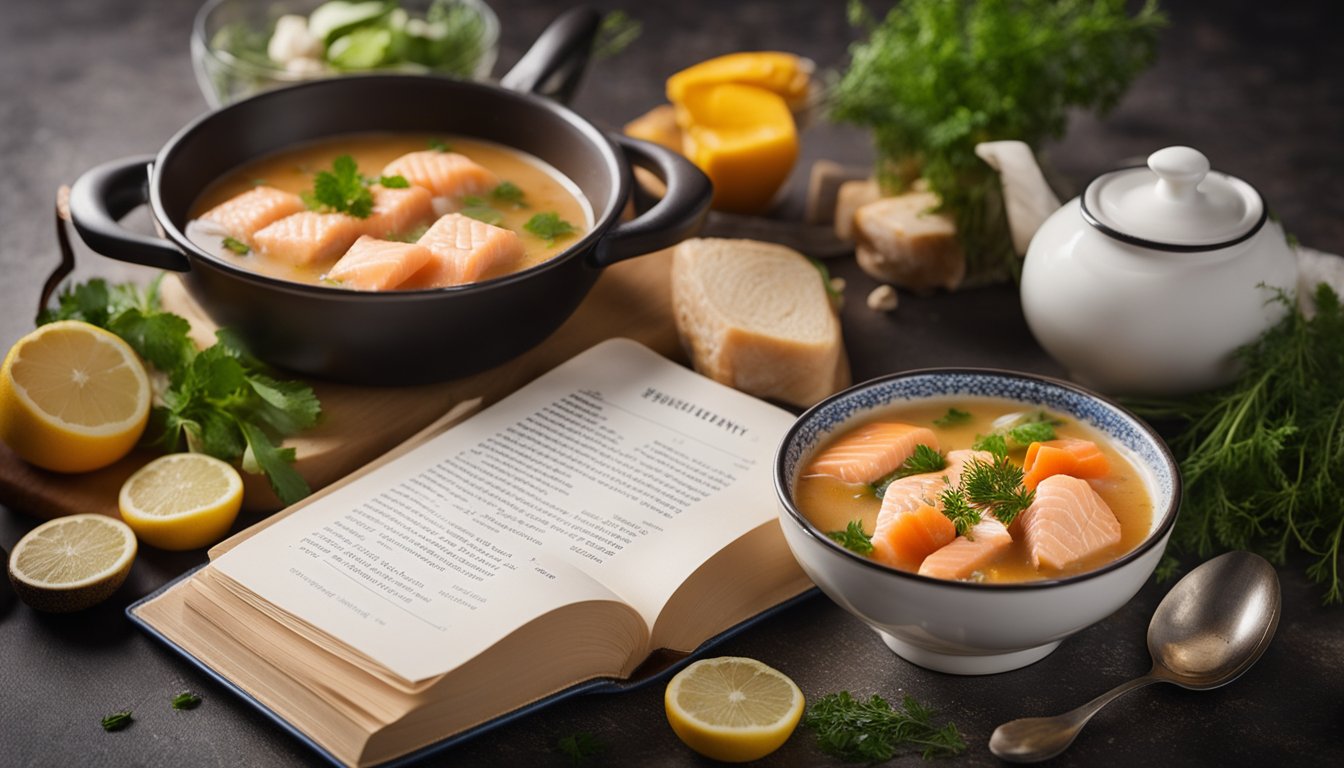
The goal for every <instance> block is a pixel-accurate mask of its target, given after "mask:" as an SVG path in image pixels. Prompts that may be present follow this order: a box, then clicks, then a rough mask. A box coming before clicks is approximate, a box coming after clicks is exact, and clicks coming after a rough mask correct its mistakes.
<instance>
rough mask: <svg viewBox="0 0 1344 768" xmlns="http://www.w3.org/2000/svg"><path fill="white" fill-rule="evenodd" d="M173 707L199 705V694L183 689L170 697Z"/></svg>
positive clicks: (193, 706) (193, 707) (194, 706)
mask: <svg viewBox="0 0 1344 768" xmlns="http://www.w3.org/2000/svg"><path fill="white" fill-rule="evenodd" d="M172 705H173V709H195V708H197V707H199V706H200V705H201V696H200V694H197V693H192V692H191V691H183V692H181V693H179V694H177V695H176V696H174V697H173V698H172Z"/></svg>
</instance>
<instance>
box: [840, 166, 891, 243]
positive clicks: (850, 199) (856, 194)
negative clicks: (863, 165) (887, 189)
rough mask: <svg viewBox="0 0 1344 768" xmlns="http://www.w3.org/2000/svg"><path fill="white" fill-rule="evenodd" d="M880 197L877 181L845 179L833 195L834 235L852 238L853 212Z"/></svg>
mask: <svg viewBox="0 0 1344 768" xmlns="http://www.w3.org/2000/svg"><path fill="white" fill-rule="evenodd" d="M881 197H882V191H881V190H880V189H879V188H878V186H877V182H876V181H874V180H872V179H859V180H855V181H846V182H844V183H843V184H841V185H840V190H839V191H838V192H836V195H835V236H836V237H838V238H840V239H841V240H853V239H854V214H855V213H857V212H858V210H859V209H860V208H862V207H863V206H865V205H867V204H869V203H871V202H875V201H876V200H878V199H879V198H881Z"/></svg>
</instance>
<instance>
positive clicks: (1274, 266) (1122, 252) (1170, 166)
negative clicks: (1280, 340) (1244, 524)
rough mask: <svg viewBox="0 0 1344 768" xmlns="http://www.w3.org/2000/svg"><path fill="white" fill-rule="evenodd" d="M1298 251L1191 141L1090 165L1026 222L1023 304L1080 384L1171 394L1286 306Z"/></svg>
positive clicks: (1227, 375) (1214, 371) (1219, 364)
mask: <svg viewBox="0 0 1344 768" xmlns="http://www.w3.org/2000/svg"><path fill="white" fill-rule="evenodd" d="M1296 285H1297V260H1296V257H1295V256H1294V254H1293V251H1292V248H1290V247H1289V245H1288V243H1287V241H1286V239H1285V236H1284V232H1283V229H1282V227H1280V226H1279V225H1278V223H1277V222H1275V221H1272V220H1270V219H1269V216H1268V209H1267V208H1266V206H1265V202H1264V199H1263V198H1261V196H1260V193H1259V192H1257V191H1256V190H1255V188H1254V187H1252V186H1251V185H1250V184H1247V183H1246V182H1244V181H1242V180H1241V179H1238V178H1235V177H1232V176H1228V175H1226V174H1222V173H1218V172H1216V171H1212V172H1211V171H1210V170H1209V161H1208V159H1207V158H1205V157H1204V155H1202V154H1200V153H1199V152H1198V151H1196V150H1194V149H1191V148H1190V147H1167V148H1166V149H1162V150H1159V151H1157V152H1154V153H1153V154H1152V155H1150V156H1149V157H1148V165H1147V167H1142V166H1139V167H1134V168H1124V169H1121V170H1117V171H1112V172H1110V173H1107V174H1103V175H1102V176H1099V177H1097V178H1096V179H1095V180H1093V182H1092V183H1091V184H1089V185H1088V186H1087V189H1086V190H1085V191H1084V192H1083V195H1082V197H1079V198H1075V199H1073V200H1070V201H1069V202H1068V203H1065V204H1064V206H1063V207H1062V208H1060V209H1059V210H1057V211H1055V212H1054V213H1053V214H1051V216H1050V217H1049V218H1048V219H1046V221H1045V223H1044V224H1042V225H1041V228H1040V229H1039V230H1037V232H1036V234H1035V236H1034V237H1033V238H1032V240H1031V244H1030V246H1029V247H1028V248H1027V254H1026V261H1025V263H1024V264H1023V267H1022V309H1023V312H1024V313H1025V314H1026V319H1027V324H1028V325H1029V326H1030V327H1031V331H1032V333H1033V334H1035V336H1036V339H1037V341H1039V342H1040V343H1041V346H1043V347H1044V348H1045V350H1046V351H1047V352H1049V353H1050V354H1051V355H1052V356H1053V357H1054V358H1055V359H1056V360H1058V361H1059V362H1060V363H1061V364H1063V365H1064V366H1065V367H1066V368H1068V369H1069V372H1070V374H1071V375H1072V376H1073V377H1074V378H1075V379H1076V380H1078V381H1079V382H1080V383H1083V384H1086V385H1088V386H1092V387H1095V388H1097V389H1101V390H1103V391H1107V392H1112V393H1123V394H1180V393H1185V392H1193V391H1198V390H1202V389H1208V388H1211V387H1215V386H1218V385H1221V384H1225V383H1227V382H1229V381H1231V380H1232V379H1233V378H1235V376H1236V372H1237V368H1236V360H1235V356H1234V354H1233V353H1234V352H1235V350H1236V349H1237V348H1238V347H1240V346H1242V345H1245V344H1247V343H1249V342H1252V341H1254V340H1255V339H1256V338H1257V337H1258V336H1259V335H1260V334H1261V333H1262V332H1264V331H1265V329H1267V328H1268V327H1270V326H1271V325H1273V324H1274V323H1276V322H1278V321H1279V320H1280V319H1281V318H1282V317H1283V315H1284V313H1285V312H1286V311H1287V306H1286V305H1285V303H1284V302H1281V301H1275V300H1274V298H1275V296H1276V294H1275V289H1278V290H1282V291H1284V292H1286V293H1289V294H1291V293H1292V292H1293V290H1294V288H1295V287H1296Z"/></svg>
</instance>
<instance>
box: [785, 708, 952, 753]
mask: <svg viewBox="0 0 1344 768" xmlns="http://www.w3.org/2000/svg"><path fill="white" fill-rule="evenodd" d="M803 725H805V726H807V727H808V728H811V729H812V730H813V731H816V734H817V746H818V747H820V748H821V751H822V752H825V753H826V754H828V755H831V756H833V757H838V758H840V759H841V760H846V761H849V762H855V763H880V762H883V761H886V760H890V759H891V758H893V757H895V756H896V755H897V754H899V753H901V752H903V751H906V750H909V751H917V752H919V753H920V754H921V755H923V757H924V759H926V760H927V759H930V758H934V757H952V756H955V755H959V754H961V753H962V752H963V751H965V749H966V741H965V740H964V739H962V737H961V732H960V731H958V730H957V726H956V725H954V724H952V723H948V724H947V725H944V726H943V727H941V728H939V727H936V726H934V725H933V711H932V710H930V709H929V708H927V707H925V706H924V705H922V704H920V703H919V702H918V701H916V700H915V699H914V698H913V697H911V696H906V697H905V699H904V701H903V702H902V705H901V707H899V708H894V707H892V706H891V704H889V703H888V702H887V700H886V699H884V698H882V697H881V696H878V695H876V694H874V695H873V696H872V697H871V698H869V699H868V700H867V701H863V700H861V699H856V698H854V697H853V696H851V695H850V694H849V692H848V691H841V692H840V693H832V694H829V695H827V696H823V697H822V698H821V699H820V700H819V701H817V702H816V703H814V704H813V705H812V706H811V707H810V708H808V710H807V714H806V715H804V716H803Z"/></svg>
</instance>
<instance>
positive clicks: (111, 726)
mask: <svg viewBox="0 0 1344 768" xmlns="http://www.w3.org/2000/svg"><path fill="white" fill-rule="evenodd" d="M134 721H135V718H133V717H131V710H129V709H123V710H122V711H120V712H113V713H112V714H110V715H108V716H107V717H104V718H103V730H104V731H120V730H122V729H123V728H125V727H126V726H128V725H130V724H131V723H132V722H134Z"/></svg>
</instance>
